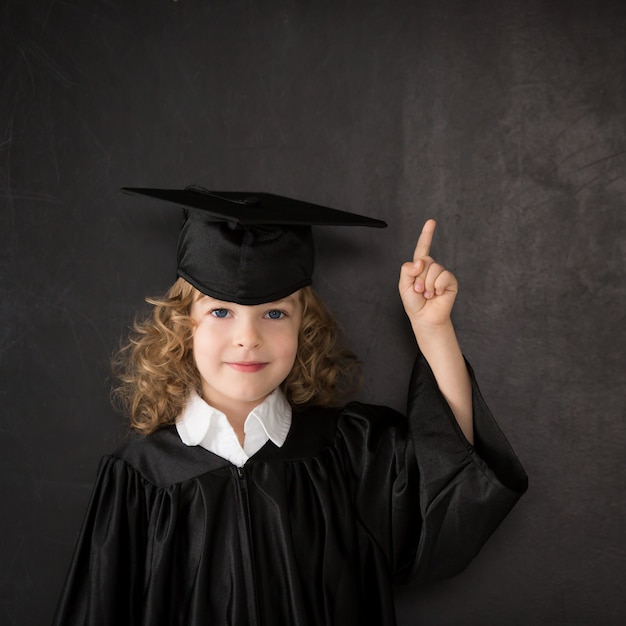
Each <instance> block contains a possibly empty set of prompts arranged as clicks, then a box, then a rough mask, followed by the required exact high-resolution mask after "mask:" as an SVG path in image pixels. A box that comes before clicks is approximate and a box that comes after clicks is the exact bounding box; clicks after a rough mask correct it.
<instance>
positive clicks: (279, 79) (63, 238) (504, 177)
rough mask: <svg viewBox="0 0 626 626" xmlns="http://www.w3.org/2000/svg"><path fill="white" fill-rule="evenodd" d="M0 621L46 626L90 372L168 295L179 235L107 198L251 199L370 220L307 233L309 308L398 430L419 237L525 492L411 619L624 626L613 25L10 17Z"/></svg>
mask: <svg viewBox="0 0 626 626" xmlns="http://www.w3.org/2000/svg"><path fill="white" fill-rule="evenodd" d="M1 8H2V13H1V16H0V32H1V33H2V36H1V40H0V45H1V55H0V64H1V66H2V73H1V74H0V76H1V77H2V78H1V79H2V98H1V99H0V110H1V112H2V113H1V115H0V189H1V193H0V196H1V209H0V286H1V293H2V298H1V299H0V313H1V316H2V321H1V324H0V371H1V373H0V401H1V406H2V411H1V418H0V419H1V422H0V424H1V426H0V428H1V433H2V436H1V437H0V445H1V446H2V451H1V454H0V463H1V464H2V471H1V472H0V484H1V489H2V491H1V493H2V502H3V504H2V506H1V507H0V563H2V567H1V574H0V576H1V585H0V623H2V624H7V625H9V624H20V625H29V626H30V625H33V624H46V623H48V622H49V621H50V619H51V617H52V613H53V611H54V606H55V603H56V600H57V597H58V594H59V592H60V589H61V586H62V582H63V578H64V576H65V572H66V570H67V567H68V564H69V560H70V557H71V553H72V549H73V545H74V541H75V539H76V535H77V532H78V529H79V527H80V524H81V521H82V515H83V512H84V509H85V507H86V504H87V501H88V498H89V493H90V489H91V486H92V484H93V480H94V477H95V470H96V466H97V463H98V460H99V458H100V456H101V455H102V454H104V453H106V452H109V451H111V450H112V449H114V448H115V447H116V446H117V444H118V443H119V441H120V440H121V438H122V437H123V436H124V433H125V424H124V420H123V418H122V417H120V416H118V415H117V414H116V413H114V412H113V410H112V409H111V408H110V404H109V387H110V382H111V381H110V373H109V359H110V356H111V354H112V353H113V351H114V350H115V348H116V346H117V345H118V344H119V341H120V338H121V337H122V336H123V334H124V332H125V329H126V328H127V327H128V325H129V324H130V323H131V322H132V319H133V317H134V315H135V313H136V311H138V310H142V308H143V307H144V306H145V305H144V302H143V298H144V297H145V296H146V295H154V294H159V293H161V292H163V291H164V290H165V289H166V288H167V286H168V285H169V284H170V283H171V282H172V280H173V278H174V273H175V245H176V236H177V228H178V224H179V222H180V216H179V215H178V214H177V213H176V212H170V211H168V210H167V209H161V208H159V209H156V208H154V207H153V206H151V207H148V206H147V205H146V204H142V203H137V202H136V201H135V200H132V199H129V198H128V197H126V196H123V195H122V194H121V193H120V192H119V188H120V187H122V186H124V185H130V186H142V185H143V186H162V187H179V186H183V185H186V184H189V183H197V184H202V185H205V186H207V187H213V188H220V189H245V190H257V191H268V192H273V193H280V194H284V195H288V196H293V197H297V198H301V199H306V200H309V201H312V202H317V203H320V204H326V205H330V206H334V207H336V208H340V209H345V210H351V211H356V212H360V213H365V214H367V215H371V216H376V217H380V218H382V219H385V220H386V221H388V222H389V224H390V227H389V228H388V229H387V230H386V231H384V232H383V231H377V232H359V233H357V234H354V235H352V234H351V236H350V239H349V241H346V240H345V238H343V237H341V236H337V235H336V234H334V233H329V232H327V231H326V230H325V229H323V228H322V229H320V232H319V233H318V243H317V245H318V254H319V258H320V261H319V263H318V267H317V270H316V277H315V285H316V287H317V289H318V291H319V292H320V293H321V294H322V295H323V296H324V297H325V298H326V300H327V301H328V303H329V305H330V306H331V308H332V309H333V310H334V311H335V313H336V315H337V316H338V318H339V320H340V321H341V322H342V323H343V325H344V326H345V327H346V328H347V329H348V336H349V341H350V345H351V346H352V348H353V349H354V350H355V351H356V352H357V353H358V354H359V356H360V357H361V358H362V359H363V360H364V361H365V363H366V367H365V386H364V388H363V391H362V392H361V394H360V397H361V398H362V399H364V400H366V401H376V402H379V403H383V404H388V405H390V406H393V407H395V408H398V409H402V408H403V406H404V401H405V389H406V382H407V378H408V374H409V368H410V365H411V361H412V358H413V355H414V347H413V344H412V337H411V334H410V331H409V329H408V328H407V324H406V321H405V319H404V314H403V312H402V310H401V305H400V302H399V300H398V297H397V293H396V281H397V273H398V268H399V266H400V264H401V263H402V262H403V261H404V260H406V259H407V258H409V256H410V254H411V251H412V249H413V246H414V241H415V238H416V237H417V234H418V233H419V229H420V228H421V225H422V223H423V221H424V220H425V219H426V218H427V217H429V216H433V217H435V218H437V219H438V221H439V230H438V233H437V240H436V246H435V250H434V254H435V256H436V257H437V258H438V259H440V260H441V261H442V262H443V263H445V264H446V265H447V266H448V267H450V268H451V269H452V270H453V271H454V272H455V273H456V275H457V276H458V278H459V280H460V284H461V292H460V296H459V299H458V303H457V306H456V308H455V324H456V327H457V330H458V334H459V336H460V339H461V343H462V347H463V350H464V352H465V354H466V356H467V357H468V358H469V360H470V361H471V362H472V364H473V366H474V368H475V370H476V372H477V375H478V378H479V380H480V382H481V387H482V390H483V393H484V395H485V396H486V398H487V400H488V402H489V404H490V406H491V408H492V410H493V412H494V413H495V415H496V416H497V418H498V421H499V423H500V425H501V426H502V428H503V430H504V431H505V432H506V433H507V435H508V437H509V439H510V441H511V442H512V444H513V446H514V447H515V449H516V450H517V452H518V453H519V455H520V457H521V459H522V461H523V463H524V465H525V467H526V469H527V470H528V473H529V475H530V482H531V489H530V491H529V493H528V494H527V495H526V496H525V497H524V498H523V499H522V501H521V502H520V503H519V505H518V506H517V507H516V508H515V510H514V511H513V513H512V514H511V515H510V516H509V517H508V518H507V520H506V521H505V523H504V524H503V525H502V526H501V527H500V528H499V529H498V531H497V532H496V533H495V535H494V536H493V537H492V539H491V540H490V542H489V543H488V544H487V545H486V546H485V548H484V549H483V551H482V552H481V554H480V555H479V556H478V557H477V559H476V560H475V561H474V562H473V563H472V564H471V565H470V567H469V568H468V569H467V570H466V571H465V572H464V573H462V574H461V575H459V576H457V577H456V578H454V579H451V580H449V581H444V582H441V583H437V584H433V585H430V586H429V587H427V588H421V589H415V588H406V589H399V590H398V595H397V607H398V620H399V623H400V624H402V625H407V626H408V625H409V624H420V625H427V624H433V625H434V624H438V625H441V624H465V625H471V624H476V625H481V626H484V625H485V624H496V625H499V624H509V625H514V624H520V625H528V624H533V625H536V624H549V625H565V624H567V625H573V624H581V625H582V624H618V623H619V624H621V623H623V622H624V621H625V620H626V599H625V595H624V593H623V590H622V586H623V581H624V580H625V578H626V560H625V559H624V530H623V529H624V525H625V523H626V498H625V497H624V478H625V475H624V461H623V456H624V449H625V443H626V421H625V419H624V418H625V417H626V411H625V404H626V403H625V396H626V393H625V391H626V389H625V383H626V377H625V375H624V374H625V367H624V357H625V347H626V346H625V343H626V342H625V339H624V331H623V329H624V326H625V323H624V321H625V320H624V318H625V312H626V298H625V294H626V280H625V265H626V264H625V256H626V254H625V253H626V243H625V242H626V238H625V235H626V211H625V209H624V196H625V193H626V178H625V177H624V172H625V166H626V123H625V117H624V113H625V111H626V75H625V69H626V44H625V41H626V4H624V3H623V2H620V1H619V0H613V1H607V0H596V1H595V2H584V1H582V0H569V1H566V0H551V1H548V0H543V1H542V0H526V1H524V2H515V1H513V0H501V1H497V0H477V1H474V2H468V1H462V0H443V1H442V0H439V1H434V0H414V1H412V2H411V1H408V0H407V1H397V2H383V1H381V0H369V1H361V2H359V1H357V0H344V1H343V2H331V1H329V0H318V1H316V2H306V1H298V0H291V1H288V0H273V1H271V2H270V1H267V0H230V1H225V0H224V1H211V0H206V1H200V0H178V1H172V0H149V1H148V0H136V1H134V2H122V1H121V0H108V1H107V0H90V1H88V2H50V1H48V0H5V1H4V2H2V3H1Z"/></svg>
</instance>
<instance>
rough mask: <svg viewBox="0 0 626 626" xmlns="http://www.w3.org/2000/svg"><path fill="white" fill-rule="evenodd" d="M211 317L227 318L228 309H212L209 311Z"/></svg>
mask: <svg viewBox="0 0 626 626" xmlns="http://www.w3.org/2000/svg"><path fill="white" fill-rule="evenodd" d="M211 315H212V316H213V317H217V318H218V319H223V318H225V317H228V309H213V310H212V311H211Z"/></svg>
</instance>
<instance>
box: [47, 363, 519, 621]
mask: <svg viewBox="0 0 626 626" xmlns="http://www.w3.org/2000/svg"><path fill="white" fill-rule="evenodd" d="M472 384H473V393H474V400H473V402H474V421H475V432H476V435H475V441H476V443H475V447H473V446H471V445H470V444H469V443H468V442H467V440H466V439H465V438H464V437H463V435H462V433H461V431H460V429H459V427H458V425H457V423H456V421H455V419H454V416H453V415H452V413H451V410H450V408H449V407H448V405H447V404H446V402H445V401H444V400H443V398H442V396H441V394H440V393H439V391H438V389H437V385H436V383H435V380H434V377H433V376H432V372H431V371H430V368H429V367H428V365H427V363H426V362H425V361H424V359H423V358H419V359H418V362H417V364H416V367H415V369H414V372H413V376H412V384H411V388H410V398H409V411H408V416H409V419H408V420H407V419H406V417H404V416H402V415H400V414H398V413H397V412H395V411H393V410H392V409H389V408H386V407H380V406H372V405H364V404H358V403H351V404H348V405H347V406H345V407H344V408H339V409H327V408H311V409H308V410H304V411H300V412H295V413H294V417H293V422H292V427H291V430H290V432H289V435H288V437H287V440H286V442H285V444H284V445H283V447H282V448H277V447H276V446H275V445H274V444H272V443H271V442H268V443H267V444H266V445H265V446H264V447H263V448H262V449H261V450H260V451H259V452H258V453H257V454H255V455H254V456H253V457H252V458H251V459H250V460H249V461H248V462H247V463H246V464H245V466H244V467H243V468H241V469H238V468H237V467H235V466H233V465H232V464H230V463H229V462H228V461H226V460H224V459H222V458H221V457H219V456H217V455H215V454H212V453H211V452H208V451H206V450H204V449H203V448H200V447H188V446H185V445H184V444H183V443H182V442H181V440H180V438H179V436H178V433H177V432H176V429H175V427H167V428H163V429H161V430H159V431H157V432H156V433H154V434H153V435H150V436H148V437H139V436H136V437H134V438H131V439H130V440H129V442H128V443H127V444H126V445H125V446H124V447H122V448H121V449H120V450H118V451H117V452H116V453H115V454H113V455H111V456H107V457H105V458H104V459H103V460H102V462H101V465H100V469H99V473H98V479H97V483H96V486H95V488H94V492H93V495H92V499H91V503H90V505H89V509H88V513H87V517H86V520H85V522H84V526H83V529H82V531H81V535H80V538H79V541H78V546H77V548H76V552H75V555H74V559H73V562H72V565H71V568H70V572H69V576H68V580H67V583H66V586H65V589H64V591H63V594H62V596H61V599H60V602H59V606H58V609H57V614H56V617H55V622H54V624H55V625H63V626H69V625H78V624H81V625H84V624H88V625H89V626H95V625H100V624H102V625H107V626H111V625H122V624H129V625H130V624H132V625H142V626H143V625H145V626H148V625H150V626H153V625H163V626H178V625H180V626H200V625H203V626H206V625H210V624H215V625H219V626H225V625H233V626H235V625H236V626H256V625H263V626H278V625H285V626H287V625H288V626H312V625H319V626H321V625H324V626H331V625H334V624H337V625H339V624H341V625H342V626H343V625H345V624H360V625H361V624H376V625H377V626H385V625H392V624H395V615H394V604H393V596H392V584H393V583H394V582H404V581H408V580H413V579H420V580H427V579H434V578H440V577H444V576H449V575H452V574H454V573H457V572H458V571H460V570H462V569H463V568H464V567H465V566H466V565H467V564H468V563H469V561H470V560H471V559H472V558H473V557H474V556H475V555H476V553H477V552H478V551H479V549H480V547H481V546H482V544H483V543H484V542H485V540H486V539H487V538H488V536H489V535H490V534H491V533H492V532H493V530H494V529H495V528H496V527H497V526H498V524H499V523H500V521H501V520H502V519H503V518H504V517H505V516H506V514H507V513H508V512H509V510H510V509H511V507H512V506H513V505H514V503H515V502H516V501H517V499H518V498H519V497H520V495H521V494H522V493H523V492H524V491H525V489H526V486H527V477H526V474H525V473H524V470H523V468H522V467H521V465H520V463H519V461H518V460H517V458H516V457H515V454H514V453H513V451H512V449H511V447H510V446H509V444H508V442H507V441H506V439H505V437H504V435H503V434H502V433H501V431H500V430H499V428H498V426H497V425H496V423H495V421H494V420H493V418H492V416H491V414H490V412H489V409H488V408H487V406H486V405H485V403H484V401H483V399H482V397H481V395H480V392H479V390H478V387H477V386H476V383H475V381H474V380H473V375H472ZM409 425H410V427H409Z"/></svg>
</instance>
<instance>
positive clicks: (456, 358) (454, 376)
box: [413, 321, 474, 444]
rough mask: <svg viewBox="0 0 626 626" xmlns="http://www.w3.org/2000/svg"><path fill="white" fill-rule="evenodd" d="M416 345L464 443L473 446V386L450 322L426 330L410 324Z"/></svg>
mask: <svg viewBox="0 0 626 626" xmlns="http://www.w3.org/2000/svg"><path fill="white" fill-rule="evenodd" d="M413 332H414V333H415V339H416V340H417V344H418V346H419V348H420V350H421V352H422V354H423V355H424V358H425V359H426V360H427V361H428V364H429V365H430V368H431V370H432V372H433V374H434V376H435V379H436V381H437V385H438V386H439V390H440V391H441V394H442V395H443V397H444V398H445V400H446V402H447V403H448V405H449V406H450V408H451V409H452V412H453V413H454V417H455V418H456V421H457V422H458V424H459V427H460V428H461V430H462V431H463V434H464V435H465V437H466V439H467V440H468V441H469V442H470V443H472V444H473V443H474V427H473V414H472V385H471V381H470V377H469V374H468V371H467V366H466V365H465V359H464V358H463V354H462V352H461V348H460V346H459V343H458V341H457V338H456V333H455V332H454V326H453V325H452V322H451V321H448V322H447V323H445V324H443V325H439V326H434V327H429V328H428V329H425V328H422V327H419V326H416V325H415V324H413Z"/></svg>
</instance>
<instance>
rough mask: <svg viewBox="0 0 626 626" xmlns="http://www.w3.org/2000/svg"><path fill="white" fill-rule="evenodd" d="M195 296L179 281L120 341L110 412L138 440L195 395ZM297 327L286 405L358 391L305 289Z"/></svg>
mask: <svg viewBox="0 0 626 626" xmlns="http://www.w3.org/2000/svg"><path fill="white" fill-rule="evenodd" d="M198 293H199V292H198V291H197V290H196V289H195V288H194V287H193V286H191V285H190V284H189V283H188V282H187V281H185V280H183V279H182V278H179V279H178V280H177V281H176V282H175V283H174V284H173V285H172V287H171V288H170V289H169V291H168V292H167V293H166V294H165V296H164V297H163V298H161V299H158V298H146V301H147V302H148V303H149V304H151V305H152V306H153V309H152V311H151V313H150V314H149V315H148V316H147V317H145V318H144V319H141V320H137V321H135V323H134V325H133V328H132V331H131V334H130V336H129V339H128V342H127V343H126V345H124V346H123V347H122V348H121V349H120V350H119V352H118V353H117V354H116V355H115V357H114V358H113V372H114V374H115V376H116V377H117V379H118V380H119V384H118V385H117V386H116V387H115V388H114V389H113V392H112V399H113V404H114V405H115V407H116V408H117V409H118V410H119V411H120V412H122V413H123V414H125V415H127V416H129V418H130V425H131V427H132V428H134V429H135V430H138V431H139V432H142V433H144V434H149V433H151V432H154V431H155V430H157V429H158V428H160V427H162V426H166V425H168V424H173V423H174V422H175V421H176V418H177V416H178V415H179V414H180V413H181V412H182V410H183V409H184V407H185V403H186V401H187V398H188V396H189V393H190V392H191V391H192V390H195V391H197V392H198V393H200V394H201V393H202V383H201V379H200V374H199V373H198V370H197V368H196V364H195V361H194V357H193V349H192V337H193V328H194V322H193V320H192V319H191V317H190V311H191V305H192V303H193V301H194V299H195V298H196V297H197V294H198ZM300 297H301V302H302V320H301V325H300V331H299V336H298V350H297V353H296V360H295V363H294V366H293V368H292V370H291V372H290V373H289V375H288V376H287V378H286V379H285V381H283V383H282V385H281V388H282V390H283V392H284V393H285V396H286V397H287V399H288V401H289V402H290V403H291V405H292V406H294V407H298V406H309V405H320V406H332V405H334V404H336V403H337V402H338V401H339V400H340V398H341V397H342V396H343V395H344V394H345V393H347V392H349V391H352V390H354V389H356V388H357V387H358V384H359V382H360V363H359V361H358V360H357V358H356V357H355V356H354V355H353V354H352V353H351V352H349V351H348V350H346V349H345V348H344V347H343V346H342V345H341V342H340V330H339V327H338V324H337V322H336V320H335V318H334V317H333V316H332V314H331V313H330V312H329V311H328V309H327V308H326V306H325V305H324V304H323V302H322V301H321V299H320V298H319V297H318V296H317V294H316V293H315V292H314V291H313V289H312V288H311V287H305V288H304V289H302V290H301V291H300Z"/></svg>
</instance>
